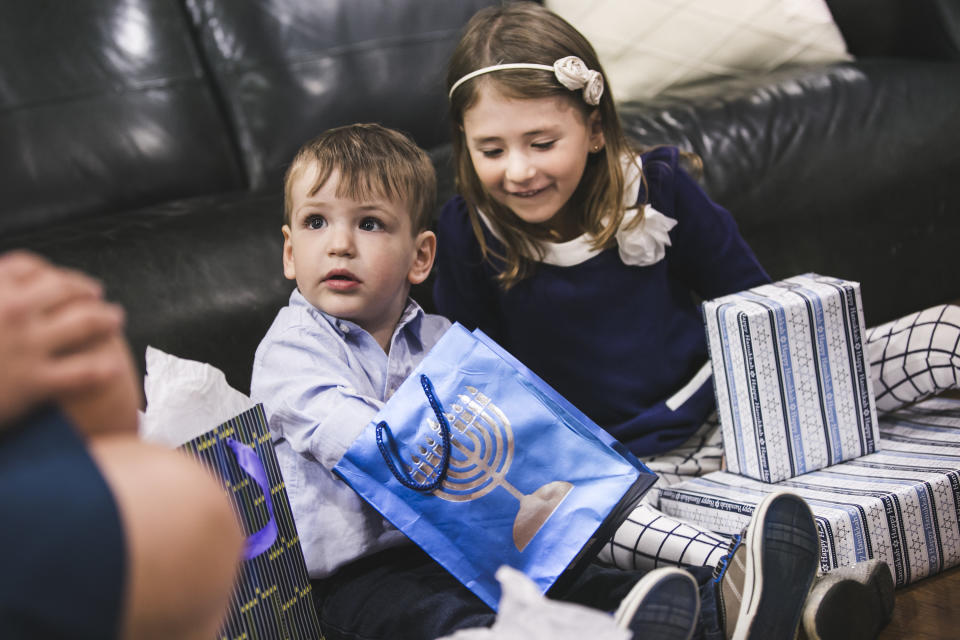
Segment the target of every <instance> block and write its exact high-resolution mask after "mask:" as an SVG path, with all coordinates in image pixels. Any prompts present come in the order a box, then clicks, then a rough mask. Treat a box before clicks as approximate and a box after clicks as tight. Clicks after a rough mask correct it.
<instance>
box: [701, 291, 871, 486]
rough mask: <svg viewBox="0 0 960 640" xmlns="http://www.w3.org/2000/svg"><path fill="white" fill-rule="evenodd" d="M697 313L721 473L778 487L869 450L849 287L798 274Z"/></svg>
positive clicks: (856, 302) (854, 301) (866, 393)
mask: <svg viewBox="0 0 960 640" xmlns="http://www.w3.org/2000/svg"><path fill="white" fill-rule="evenodd" d="M703 312H704V320H705V323H706V328H707V339H708V342H709V345H710V360H711V363H712V365H713V367H712V368H713V382H714V390H715V391H716V395H717V412H718V415H719V418H720V424H721V426H722V430H723V441H724V448H725V453H726V461H727V469H728V470H729V471H731V472H734V473H739V474H741V475H744V476H747V477H750V478H755V479H757V480H762V481H764V482H778V481H780V480H785V479H787V478H792V477H794V476H798V475H800V474H803V473H807V472H809V471H814V470H816V469H821V468H823V467H827V466H830V465H833V464H837V463H839V462H843V461H844V460H851V459H853V458H858V457H860V456H862V455H865V454H868V453H872V452H874V451H875V450H876V449H877V417H876V405H875V401H874V395H873V388H872V386H871V383H870V370H869V361H867V360H866V359H865V357H864V322H863V306H862V303H861V300H860V285H859V284H858V283H855V282H849V281H846V280H838V279H836V278H829V277H824V276H820V275H817V274H814V273H808V274H804V275H800V276H796V277H793V278H788V279H786V280H781V281H779V282H775V283H773V284H769V285H763V286H759V287H755V288H753V289H749V290H747V291H741V292H739V293H735V294H732V295H729V296H724V297H722V298H716V299H714V300H710V301H707V302H704V304H703Z"/></svg>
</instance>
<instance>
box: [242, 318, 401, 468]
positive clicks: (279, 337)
mask: <svg viewBox="0 0 960 640" xmlns="http://www.w3.org/2000/svg"><path fill="white" fill-rule="evenodd" d="M355 371H356V368H355V367H351V363H349V362H346V361H344V360H343V359H341V358H338V357H337V356H336V355H334V354H333V353H331V352H330V351H327V350H326V349H324V345H323V343H322V341H320V340H318V339H317V336H315V335H307V333H306V332H305V331H304V330H303V329H302V328H301V327H296V326H294V327H290V328H288V329H286V330H285V331H282V332H277V333H274V332H271V333H270V334H269V335H268V337H267V338H265V339H264V342H263V343H261V345H260V348H259V349H258V350H257V355H256V358H255V361H254V368H253V375H252V378H251V384H250V395H251V397H252V398H253V399H254V400H255V401H257V402H262V403H263V405H264V409H265V411H266V414H267V419H268V420H269V422H270V429H271V431H273V432H274V434H275V435H276V436H281V437H283V438H284V439H286V440H287V441H288V442H289V443H290V446H291V447H292V448H293V450H294V451H296V452H297V453H299V454H303V455H309V456H310V457H312V458H313V459H315V460H317V461H318V462H320V463H321V464H322V465H323V466H324V467H326V468H327V469H333V467H334V466H335V465H336V464H337V462H338V461H339V460H340V458H342V457H343V454H344V453H346V451H347V449H349V448H350V445H351V444H353V441H354V440H355V439H356V438H357V436H359V435H360V433H361V432H362V431H363V429H364V428H365V427H366V426H367V424H369V422H370V421H371V420H372V419H373V417H374V416H375V415H376V414H377V412H378V411H379V410H380V408H381V407H382V406H383V402H382V401H381V400H380V399H379V398H375V397H372V396H370V395H369V394H365V393H362V392H361V391H358V388H359V387H360V384H358V381H357V380H356V376H357V374H356V373H355Z"/></svg>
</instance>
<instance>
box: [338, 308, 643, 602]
mask: <svg viewBox="0 0 960 640" xmlns="http://www.w3.org/2000/svg"><path fill="white" fill-rule="evenodd" d="M334 471H335V472H336V473H337V474H339V475H340V477H342V478H343V479H344V481H346V482H347V483H348V484H349V485H350V486H351V487H352V488H353V489H354V490H355V491H356V492H357V493H359V494H360V495H361V496H362V497H363V498H364V499H365V500H366V501H367V502H369V503H370V504H371V505H372V506H373V507H374V508H375V509H377V510H378V511H379V512H380V513H381V514H383V516H384V517H385V518H386V519H387V520H389V521H390V522H391V523H393V525H394V526H396V527H397V528H398V529H400V530H401V531H403V532H404V533H405V534H406V535H407V536H408V537H409V538H410V539H411V540H413V541H414V542H415V543H417V544H418V545H419V546H420V547H422V548H423V549H424V551H426V552H427V553H429V554H430V555H431V556H432V557H433V558H434V559H435V560H436V561H437V562H439V563H440V564H441V565H443V566H444V567H445V568H446V569H447V570H448V571H449V572H450V573H451V574H453V575H454V576H455V577H456V578H457V579H458V580H460V581H461V582H462V583H463V584H464V585H465V586H466V587H467V588H469V589H470V590H471V591H473V592H474V593H475V594H476V595H477V596H479V597H480V598H481V599H482V600H483V601H484V602H486V603H487V604H488V605H489V606H490V607H491V608H493V609H496V606H497V603H498V601H499V596H500V588H499V584H498V583H497V581H496V579H495V578H494V574H495V572H496V570H497V569H498V568H499V567H500V566H501V565H504V564H506V565H510V566H511V567H514V568H516V569H518V570H520V571H523V572H524V573H525V574H526V575H527V576H529V577H530V578H531V579H532V580H533V581H534V582H535V583H536V584H537V585H538V587H540V589H541V591H542V592H546V591H547V590H548V589H551V588H553V589H557V590H560V589H562V588H563V587H564V585H565V584H566V583H567V582H568V581H569V580H572V579H573V577H575V576H576V574H577V573H578V572H579V571H580V570H581V569H582V567H583V566H585V565H586V564H587V563H588V562H590V560H592V559H593V557H594V556H595V555H596V553H597V551H599V548H600V546H601V545H603V543H604V542H606V541H607V540H608V539H609V538H610V536H611V535H612V534H613V531H614V530H615V529H616V527H617V526H619V525H620V524H621V523H622V522H623V520H624V519H625V518H626V516H627V515H628V514H629V512H630V511H631V510H632V509H633V508H634V507H635V506H636V504H637V503H638V502H639V501H640V498H641V497H642V496H643V494H644V493H645V492H646V491H647V489H649V488H650V486H651V485H652V484H653V483H654V481H655V480H656V476H655V475H654V474H653V473H652V472H650V471H649V470H648V469H647V468H646V467H645V466H643V464H641V463H640V462H639V461H638V460H637V459H636V458H635V457H634V456H633V455H632V454H631V453H629V452H628V451H627V450H626V449H625V448H624V447H623V446H622V445H621V444H620V443H618V442H617V441H616V440H614V439H613V438H612V437H611V436H610V435H609V434H607V433H606V432H605V431H603V430H602V429H601V428H600V427H598V426H597V425H596V424H594V423H593V422H592V421H591V420H590V419H589V418H587V417H586V416H585V415H584V414H583V413H582V412H580V411H579V410H577V409H576V408H575V407H574V406H573V405H571V404H570V403H569V402H567V401H566V400H565V399H564V398H563V397H562V396H560V395H559V394H558V393H556V391H554V390H553V389H551V388H550V387H549V386H548V385H547V384H546V383H545V382H544V381H543V380H541V379H540V378H539V377H537V376H536V375H535V374H534V373H533V372H531V371H530V370H529V369H527V368H526V367H525V366H523V365H522V364H521V363H520V362H519V361H517V360H516V359H515V358H514V357H513V356H511V355H510V354H509V353H507V352H506V351H505V350H504V349H503V348H501V347H500V346H499V345H497V344H496V343H495V342H494V341H493V340H491V339H490V338H489V337H488V336H486V335H484V334H483V333H482V332H480V331H475V332H473V333H470V332H469V331H467V330H466V329H465V328H464V327H463V326H461V325H459V324H455V325H453V327H451V328H450V330H449V331H448V332H447V333H446V334H444V335H443V337H442V338H441V339H440V341H439V342H438V343H437V344H436V346H434V348H433V349H432V350H431V351H430V353H429V354H427V356H426V357H425V358H424V359H423V361H422V362H421V363H420V365H419V366H418V367H417V368H416V369H414V371H413V372H412V373H411V375H410V376H409V378H408V379H407V380H405V381H404V382H403V384H401V385H400V388H399V389H397V391H396V393H394V395H393V396H392V397H391V398H390V400H389V401H388V402H387V403H386V404H385V405H384V407H383V409H382V410H381V411H380V413H379V414H378V415H377V416H376V418H375V419H374V420H373V421H372V422H371V423H370V425H369V426H368V428H367V429H365V430H364V431H363V433H362V434H361V435H360V436H359V437H358V438H357V440H356V441H355V442H354V443H353V444H352V445H351V447H350V449H349V450H348V451H347V452H346V454H345V455H344V457H343V458H342V459H341V460H340V462H339V463H338V464H337V465H336V467H335V468H334Z"/></svg>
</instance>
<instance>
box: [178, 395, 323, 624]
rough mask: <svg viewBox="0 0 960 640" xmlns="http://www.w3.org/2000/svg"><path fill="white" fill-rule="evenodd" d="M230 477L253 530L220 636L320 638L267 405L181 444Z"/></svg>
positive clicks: (242, 514) (239, 507)
mask: <svg viewBox="0 0 960 640" xmlns="http://www.w3.org/2000/svg"><path fill="white" fill-rule="evenodd" d="M180 448H181V449H182V450H184V451H186V452H187V453H189V454H191V455H193V456H194V457H196V458H197V459H199V460H200V461H201V462H203V464H205V465H206V466H207V467H209V468H210V469H211V470H212V471H214V472H215V473H216V474H217V475H219V476H220V478H222V479H223V483H224V486H225V488H226V489H227V490H228V491H229V492H230V494H231V497H232V498H233V502H234V506H235V508H236V510H237V512H238V513H239V515H240V520H241V522H242V523H243V527H244V530H245V531H246V533H247V536H248V538H247V543H246V549H245V550H244V557H245V559H244V561H243V564H242V567H241V569H240V575H239V577H238V579H237V584H236V586H235V587H234V592H233V596H232V598H231V601H230V609H229V612H228V615H227V618H226V620H225V621H224V624H223V626H222V627H221V629H220V631H219V633H218V634H217V638H218V639H223V640H235V639H240V638H245V639H247V640H258V639H259V640H283V639H290V640H314V639H321V638H322V637H323V636H322V634H321V633H320V625H319V622H318V620H317V614H316V610H315V609H314V606H313V597H312V594H311V588H310V579H309V577H308V576H307V568H306V564H305V563H304V559H303V551H302V549H301V548H300V539H299V537H298V536H297V529H296V527H295V526H294V522H293V516H292V515H291V512H290V502H289V500H288V499H287V492H286V489H285V488H284V483H283V477H282V476H281V475H280V468H279V466H278V465H277V457H276V454H275V453H274V450H273V443H272V442H271V439H270V432H269V430H268V429H267V420H266V417H265V416H264V413H263V406H262V405H259V404H258V405H256V406H254V407H253V408H251V409H249V410H247V411H245V412H243V413H241V414H240V415H238V416H236V417H235V418H233V419H231V420H228V421H227V422H224V423H223V424H221V425H220V426H218V427H216V428H215V429H212V430H211V431H208V432H207V433H205V434H204V435H202V436H199V437H197V438H194V439H193V440H191V441H190V442H187V443H186V444H184V445H183V446H181V447H180Z"/></svg>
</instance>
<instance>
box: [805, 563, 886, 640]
mask: <svg viewBox="0 0 960 640" xmlns="http://www.w3.org/2000/svg"><path fill="white" fill-rule="evenodd" d="M828 575H829V574H828ZM894 588H895V585H894V583H893V575H892V574H891V572H890V568H889V567H888V566H887V565H885V564H884V565H877V566H876V567H874V568H873V569H872V570H871V571H870V574H869V575H868V576H867V580H866V582H865V583H863V582H859V581H858V580H855V579H852V578H846V579H840V580H837V581H836V582H835V583H833V584H832V585H830V586H829V587H828V588H827V589H826V591H824V592H823V596H822V597H821V598H820V601H819V602H818V603H817V604H816V605H815V606H814V607H811V609H812V610H813V613H812V615H811V616H810V619H807V617H806V616H805V618H804V621H803V622H804V625H803V626H804V632H805V633H806V634H807V638H808V640H872V639H873V638H876V637H877V635H878V634H879V633H880V631H881V630H882V629H883V628H884V627H885V626H887V624H888V623H889V622H890V620H891V618H892V617H893V604H894Z"/></svg>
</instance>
